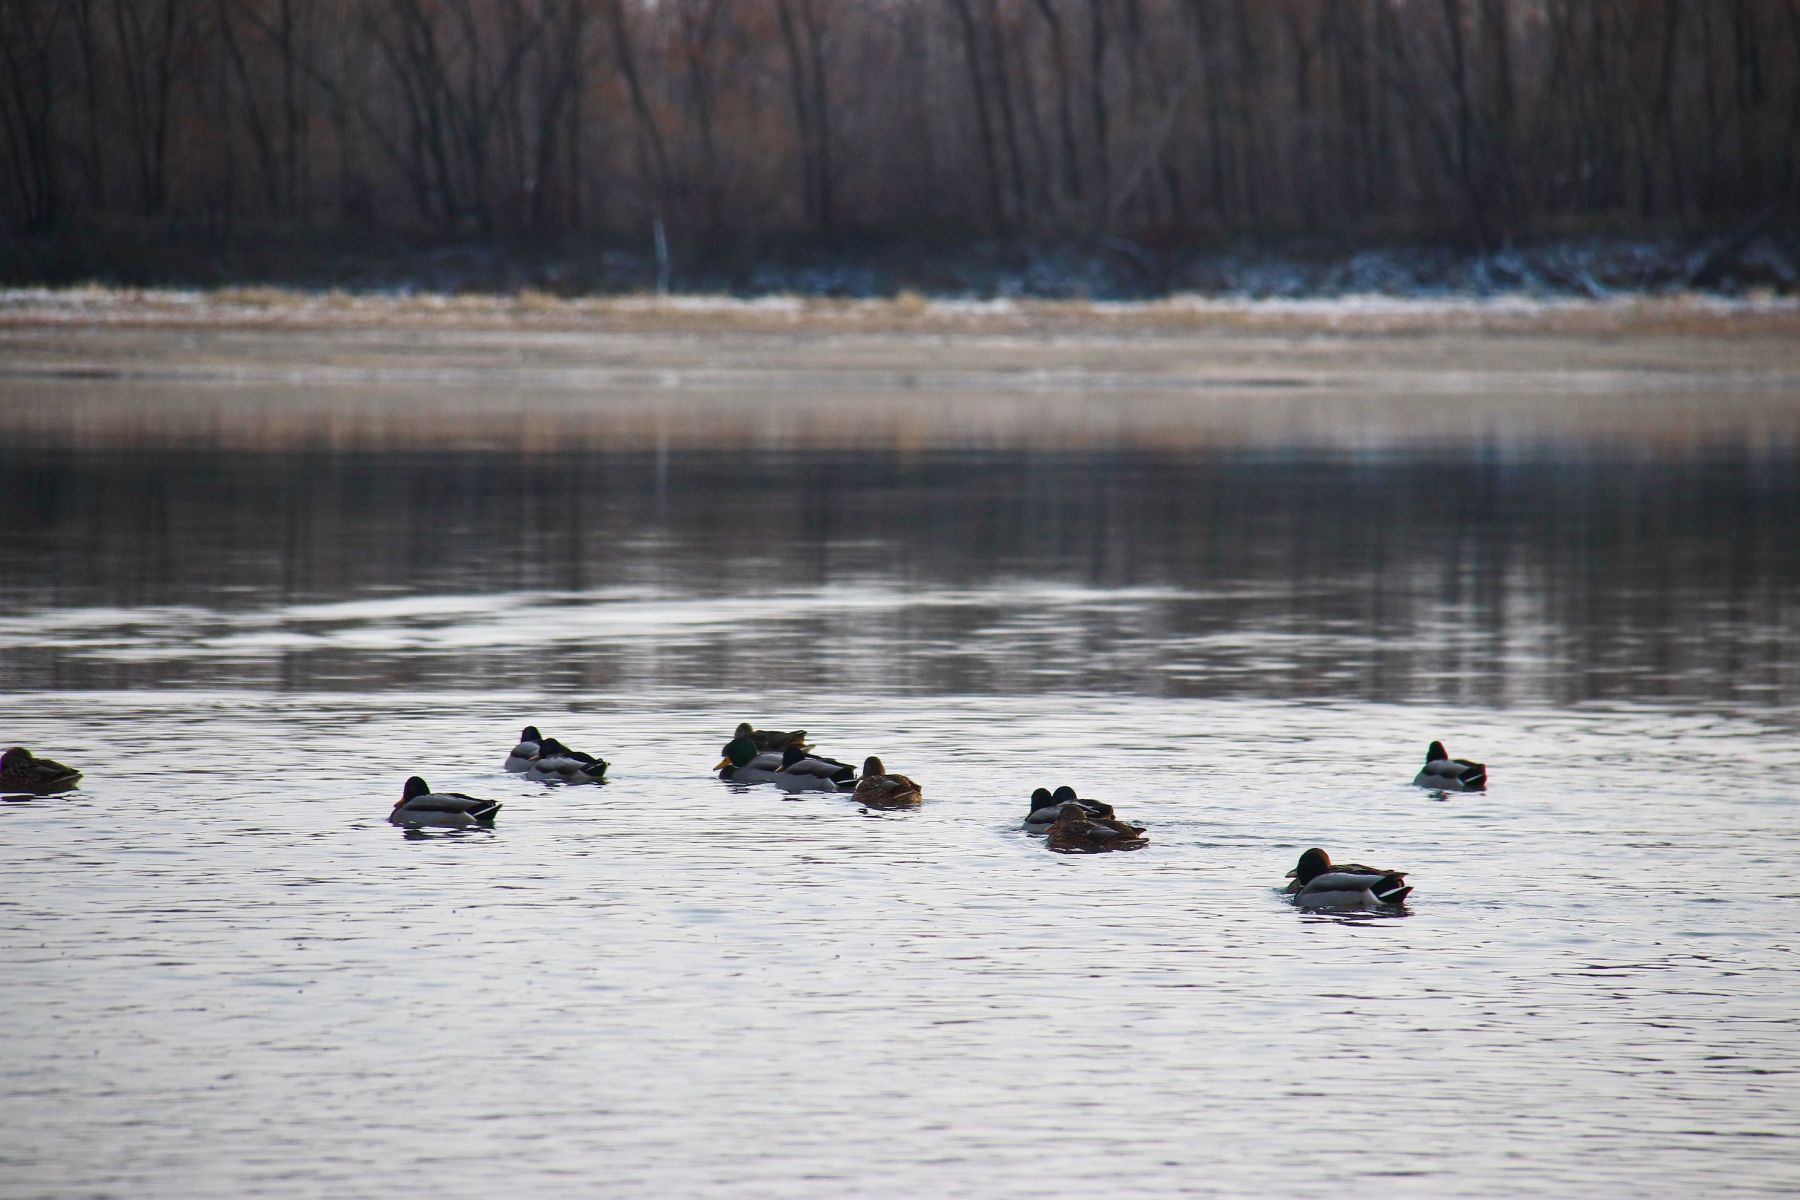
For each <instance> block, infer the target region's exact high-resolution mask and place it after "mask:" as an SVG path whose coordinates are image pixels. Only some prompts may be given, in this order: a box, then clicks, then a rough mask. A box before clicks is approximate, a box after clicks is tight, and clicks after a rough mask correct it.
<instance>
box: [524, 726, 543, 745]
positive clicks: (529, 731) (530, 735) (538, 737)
mask: <svg viewBox="0 0 1800 1200" xmlns="http://www.w3.org/2000/svg"><path fill="white" fill-rule="evenodd" d="M519 740H520V741H521V742H541V741H543V740H544V735H543V734H541V733H539V732H538V727H537V726H536V725H527V726H526V727H525V732H523V733H521V734H520V735H519Z"/></svg>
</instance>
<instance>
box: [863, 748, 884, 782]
mask: <svg viewBox="0 0 1800 1200" xmlns="http://www.w3.org/2000/svg"><path fill="white" fill-rule="evenodd" d="M886 774H887V768H886V767H884V766H882V765H881V760H880V759H879V758H876V757H875V756H874V755H873V754H871V755H869V757H867V758H865V759H863V777H864V778H867V777H868V776H870V775H886Z"/></svg>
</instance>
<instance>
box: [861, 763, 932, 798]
mask: <svg viewBox="0 0 1800 1200" xmlns="http://www.w3.org/2000/svg"><path fill="white" fill-rule="evenodd" d="M924 799H925V793H924V792H923V791H922V790H921V789H920V788H919V785H918V784H916V783H914V782H913V781H912V780H910V779H908V778H907V777H906V776H904V775H890V774H888V770H887V768H886V767H884V766H882V765H881V760H880V759H879V758H876V757H875V756H874V755H872V754H871V755H870V756H869V757H868V758H865V759H863V769H862V778H861V779H859V780H857V781H856V801H857V803H859V804H863V805H866V806H867V807H869V808H911V807H912V806H913V805H915V804H920V803H922V802H923V801H924Z"/></svg>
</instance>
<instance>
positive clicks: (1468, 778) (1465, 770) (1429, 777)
mask: <svg viewBox="0 0 1800 1200" xmlns="http://www.w3.org/2000/svg"><path fill="white" fill-rule="evenodd" d="M1413 785H1414V786H1415V787H1427V788H1433V789H1435V790H1437V791H1440V792H1479V791H1481V790H1482V789H1483V788H1485V787H1487V768H1486V767H1484V766H1482V765H1481V764H1480V763H1478V762H1470V761H1469V760H1468V759H1466V758H1451V757H1450V755H1449V753H1448V752H1447V751H1445V749H1444V743H1442V742H1433V743H1431V745H1430V746H1428V747H1426V749H1425V765H1424V767H1423V768H1421V769H1420V771H1419V773H1418V775H1416V776H1414V778H1413Z"/></svg>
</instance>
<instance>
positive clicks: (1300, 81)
mask: <svg viewBox="0 0 1800 1200" xmlns="http://www.w3.org/2000/svg"><path fill="white" fill-rule="evenodd" d="M1797 76H1800V0H383V2H381V3H364V2H361V0H0V168H3V170H4V178H0V216H3V218H4V221H5V223H6V225H7V227H8V228H10V229H11V230H13V231H15V232H32V233H54V232H55V231H57V230H60V229H65V228H70V227H72V226H79V225H86V226H94V225H104V224H105V223H107V222H116V221H123V220H133V221H138V222H143V221H149V222H151V223H155V222H159V221H162V222H169V221H179V222H182V223H183V226H184V227H186V228H196V227H197V228H202V229H207V230H215V231H218V232H220V233H230V232H234V231H240V230H244V229H257V228H268V227H271V226H276V227H283V228H300V229H321V230H356V229H378V230H386V231H396V232H405V233H409V234H421V235H425V236H439V237H465V236H472V235H482V236H508V237H512V236H526V237H542V238H554V237H559V236H561V235H564V234H568V233H602V234H604V233H609V232H618V231H631V232H633V234H634V235H636V234H641V232H642V231H644V230H645V229H648V228H650V227H651V226H654V227H655V229H656V231H657V235H658V237H659V238H660V237H663V236H665V235H666V236H668V237H670V238H674V239H678V240H681V241H682V244H685V245H706V244H715V243H718V242H721V241H730V240H733V239H745V238H751V239H754V238H762V237H770V236H776V237H801V238H819V239H831V238H837V237H846V236H867V235H874V236H893V235H906V236H921V235H923V236H944V237H951V238H954V237H964V236H971V235H979V236H1001V237H1030V238H1061V239H1116V240H1120V241H1125V242H1130V243H1133V244H1145V245H1153V246H1154V245H1159V244H1169V243H1171V242H1174V241H1177V240H1180V239H1194V238H1205V237H1218V236H1236V235H1283V234H1294V233H1326V234H1340V235H1346V236H1366V235H1371V234H1374V235H1395V236H1404V237H1419V236H1425V237H1450V238H1458V239H1466V240H1472V241H1477V242H1480V243H1483V244H1492V243H1494V242H1496V241H1497V240H1499V239H1503V238H1507V237H1514V236H1530V235H1533V234H1541V233H1550V232H1561V231H1567V230H1570V229H1576V228H1590V227H1597V226H1607V227H1619V226H1629V225H1634V224H1637V225H1641V224H1650V223H1654V224H1655V225H1657V226H1658V227H1660V228H1670V227H1674V228H1681V229H1687V230H1701V229H1724V228H1732V227H1735V226H1736V225H1738V224H1740V223H1742V222H1745V221H1748V220H1753V219H1755V217H1756V215H1757V214H1758V213H1764V212H1768V211H1787V210H1788V209H1787V208H1786V206H1789V205H1791V202H1792V200H1793V198H1794V197H1795V195H1796V191H1797V185H1800V178H1797V164H1796V157H1797V153H1800V79H1797Z"/></svg>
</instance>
